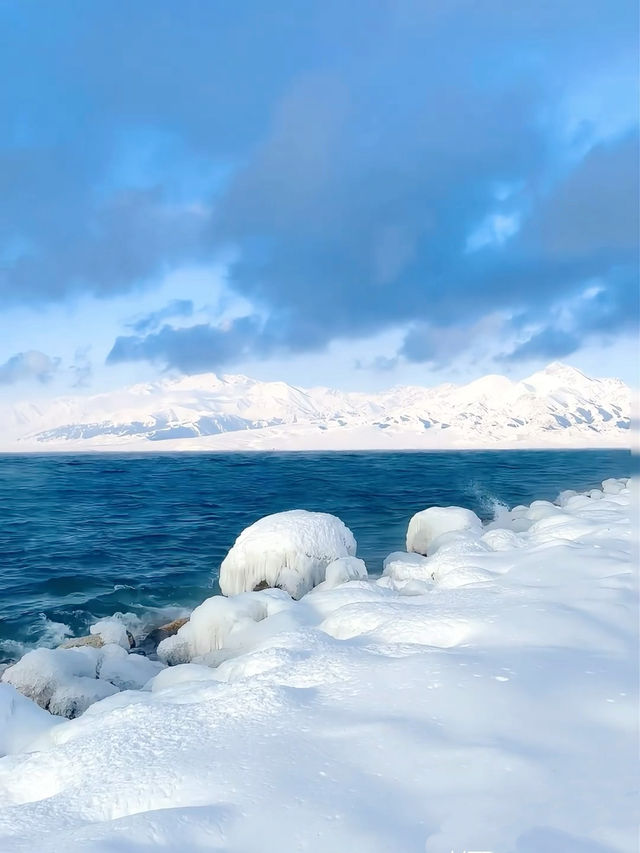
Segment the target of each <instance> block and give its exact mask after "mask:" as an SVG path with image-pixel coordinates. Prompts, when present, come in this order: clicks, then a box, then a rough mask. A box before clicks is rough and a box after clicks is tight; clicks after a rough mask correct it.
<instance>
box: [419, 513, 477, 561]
mask: <svg viewBox="0 0 640 853" xmlns="http://www.w3.org/2000/svg"><path fill="white" fill-rule="evenodd" d="M462 530H467V531H471V532H472V533H477V534H480V533H481V531H482V522H481V521H480V519H479V518H478V516H477V515H476V514H475V512H472V511H471V510H470V509H464V508H463V507H460V506H432V507H429V509H423V510H422V512H417V513H416V514H415V515H414V516H413V518H412V519H411V521H410V522H409V528H408V530H407V551H413V552H415V553H416V554H423V555H424V556H430V555H431V554H433V553H435V551H436V550H437V548H438V544H439V543H438V540H439V539H440V537H441V536H443V535H444V534H448V533H455V532H458V531H462Z"/></svg>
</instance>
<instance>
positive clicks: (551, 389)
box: [0, 363, 631, 451]
mask: <svg viewBox="0 0 640 853" xmlns="http://www.w3.org/2000/svg"><path fill="white" fill-rule="evenodd" d="M630 408H631V406H630V391H629V389H628V387H627V386H626V385H625V384H624V383H623V382H621V381H620V380H619V379H590V378H589V377H587V376H585V375H584V374H583V373H581V372H580V371H579V370H576V369H575V368H573V367H568V366H566V365H563V364H559V363H554V364H551V365H549V366H548V367H547V368H545V369H544V370H542V371H540V372H538V373H534V374H533V376H530V377H528V378H527V379H524V380H522V381H520V382H513V381H511V380H510V379H507V378H506V377H504V376H485V377H483V378H482V379H478V380H476V381H475V382H471V383H470V384H468V385H461V386H456V385H452V384H446V385H439V386H437V387H434V388H422V387H417V386H403V387H397V388H392V389H390V390H389V391H383V392H380V393H376V394H365V393H360V392H357V393H348V392H342V391H336V390H332V389H330V388H310V389H303V388H296V387H294V386H292V385H288V384H287V383H285V382H260V381H257V380H254V379H249V378H248V377H246V376H221V377H218V376H216V375H215V374H212V373H206V374H200V375H196V376H185V377H181V378H178V379H164V380H161V381H159V382H153V383H149V384H142V385H134V386H131V387H130V388H126V389H123V390H120V391H114V392H110V393H105V394H99V395H96V396H86V397H81V396H77V397H64V398H59V399H57V400H54V401H52V402H49V403H47V404H46V405H38V404H36V403H22V404H18V405H15V406H12V407H11V408H10V409H8V411H4V412H2V413H0V416H1V417H2V423H3V425H4V427H3V435H2V436H1V437H0V446H2V448H3V449H13V450H20V449H22V450H41V451H46V450H83V449H86V450H99V449H104V450H109V449H110V450H144V449H148V450H159V449H166V450H176V449H185V450H197V449H203V450H204V449H209V450H250V449H255V450H267V449H279V450H287V449H289V450H304V449H306V450H315V449H318V450H320V449H327V450H333V449H356V450H357V449H374V448H376V449H377V448H379V449H393V448H397V449H400V448H403V449H437V448H447V447H468V448H473V447H512V446H519V447H545V446H567V447H589V446H600V447H604V446H611V447H613V446H627V447H628V446H630V441H631V433H630Z"/></svg>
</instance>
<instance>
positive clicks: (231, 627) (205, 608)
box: [158, 589, 293, 666]
mask: <svg viewBox="0 0 640 853" xmlns="http://www.w3.org/2000/svg"><path fill="white" fill-rule="evenodd" d="M292 604H293V602H292V601H291V598H290V596H289V595H287V594H286V593H285V592H282V591H281V590H271V589H270V590H264V591H261V592H251V593H244V594H238V595H235V596H233V597H231V598H224V597H223V596H221V595H214V596H212V597H211V598H207V600H206V601H203V602H202V604H201V605H200V606H199V607H196V609H195V610H194V611H193V613H192V614H191V618H190V619H189V621H188V622H187V623H186V624H184V625H183V626H182V627H181V628H180V629H179V630H178V632H177V633H176V634H174V635H173V636H171V637H167V638H166V639H165V640H163V641H162V642H161V643H160V645H159V646H158V657H159V658H160V660H161V661H164V662H165V663H167V664H169V665H170V666H175V665H176V664H183V663H189V662H190V661H192V660H194V659H201V658H205V657H206V656H208V655H211V654H212V653H214V652H218V651H220V650H221V649H224V648H225V647H228V646H232V647H233V648H242V647H243V638H244V636H245V635H246V633H247V630H248V629H249V628H251V627H253V625H255V623H256V622H261V621H262V620H263V619H266V618H267V617H268V616H271V615H273V614H275V613H278V612H279V611H280V610H282V609H283V607H284V608H286V607H289V606H291V605H292Z"/></svg>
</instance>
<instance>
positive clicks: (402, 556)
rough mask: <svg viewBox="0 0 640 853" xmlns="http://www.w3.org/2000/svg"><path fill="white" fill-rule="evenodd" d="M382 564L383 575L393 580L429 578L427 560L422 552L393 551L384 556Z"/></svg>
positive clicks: (425, 579)
mask: <svg viewBox="0 0 640 853" xmlns="http://www.w3.org/2000/svg"><path fill="white" fill-rule="evenodd" d="M382 566H383V575H384V576H385V577H389V578H391V579H392V580H393V581H395V582H402V581H412V580H421V581H430V580H431V569H430V568H429V560H428V559H427V558H426V557H423V556H422V554H416V553H411V554H409V553H407V552H406V551H393V552H392V553H391V554H389V556H388V557H385V558H384V562H383V564H382Z"/></svg>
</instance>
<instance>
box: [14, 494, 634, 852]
mask: <svg viewBox="0 0 640 853" xmlns="http://www.w3.org/2000/svg"><path fill="white" fill-rule="evenodd" d="M631 492H632V489H631V488H630V484H629V483H628V482H627V481H621V480H619V481H606V482H605V484H604V488H603V489H600V490H593V491H592V492H590V493H588V494H585V495H575V494H573V493H568V492H567V493H563V495H561V496H560V497H559V499H558V501H557V502H556V503H555V504H551V503H548V502H543V501H537V502H534V503H533V504H532V505H531V506H530V507H528V508H526V507H519V508H515V509H513V510H511V511H506V510H505V511H503V512H501V513H500V514H499V516H498V517H497V518H496V520H495V521H494V522H493V523H492V524H491V525H488V526H486V527H484V528H478V527H477V526H476V525H474V524H467V525H466V527H465V529H462V530H457V531H455V530H454V532H453V533H451V532H449V533H444V534H443V535H441V537H440V539H438V538H437V537H436V539H435V544H434V540H433V539H432V538H429V539H428V541H427V540H425V541H424V545H425V547H424V549H423V550H426V552H427V553H428V554H429V556H427V557H423V556H420V555H418V554H415V553H413V554H405V553H402V552H400V553H396V554H394V555H390V557H389V558H388V559H387V561H386V569H385V574H384V575H383V577H382V578H379V579H366V578H363V579H359V580H353V581H350V582H347V583H344V584H339V585H337V586H334V585H333V583H328V582H326V581H325V582H324V583H323V584H320V585H319V586H317V587H316V588H315V589H313V590H311V592H308V593H307V594H306V595H304V596H303V597H302V598H301V599H300V600H299V601H294V600H293V599H291V598H289V596H288V595H287V594H286V593H285V592H282V591H279V590H265V591H263V592H255V593H243V594H242V595H241V596H236V597H235V599H236V600H237V601H238V602H239V603H238V604H237V605H236V604H235V603H233V604H231V602H234V598H232V599H229V600H225V599H218V602H221V601H227V602H228V603H227V604H220V603H218V604H216V605H215V606H208V607H207V608H205V609H204V610H203V611H202V613H201V615H200V618H199V621H198V625H199V626H200V627H199V630H201V631H203V632H204V634H205V635H206V633H207V625H210V627H211V631H213V629H214V628H215V631H216V632H217V633H215V637H213V635H212V642H211V643H210V646H209V647H206V644H205V646H203V645H202V644H201V643H195V642H193V644H192V645H190V643H189V635H188V632H185V634H184V638H185V643H183V647H182V652H181V653H182V655H183V658H182V659H186V660H191V661H193V662H191V663H186V664H182V665H180V666H175V667H169V668H165V669H162V670H161V671H160V672H159V674H158V675H155V677H153V678H151V680H150V681H149V683H148V685H147V687H146V689H144V690H135V691H131V690H125V691H124V692H117V693H115V692H114V695H111V696H109V697H108V698H106V699H103V700H102V701H99V702H96V703H95V704H93V705H91V707H90V708H89V709H88V710H87V711H86V712H85V713H84V714H83V715H82V716H80V717H79V718H78V719H75V720H71V721H62V722H61V721H60V718H57V719H55V718H52V717H49V716H48V715H47V714H46V712H44V711H42V710H41V709H40V708H38V707H37V706H36V705H35V704H33V703H31V702H30V700H27V699H25V698H24V697H22V696H20V695H19V694H17V693H15V692H14V693H11V691H13V688H12V687H10V686H9V685H8V684H5V685H0V686H2V687H3V688H4V690H3V691H2V692H0V727H2V726H4V731H5V734H7V733H8V734H10V732H11V730H12V728H11V727H17V723H16V721H19V722H20V726H19V729H20V730H19V731H18V732H17V734H16V738H18V747H17V749H18V750H19V751H16V752H15V754H12V755H8V756H6V757H4V758H2V759H0V850H2V851H7V853H10V851H19V850H33V849H37V850H41V851H59V850H64V851H65V853H74V851H88V850H89V851H104V853H107V851H110V853H113V851H123V853H124V851H127V853H129V851H143V850H148V849H150V848H152V847H154V846H158V847H160V848H163V849H169V850H225V851H234V853H236V852H237V853H241V851H242V853H249V851H251V853H253V852H254V851H255V853H257V851H264V850H274V851H278V853H288V851H303V850H307V851H313V853H324V851H327V853H338V852H339V853H341V851H350V853H360V851H362V853H382V852H383V851H385V853H387V851H388V852H389V853H396V851H401V853H412V851H416V853H417V851H427V853H440V851H447V853H448V851H450V850H455V851H459V850H486V851H488V850H492V851H495V853H498V852H500V853H502V851H504V853H507V851H514V853H534V851H535V853H539V852H540V851H556V853H560V851H562V853H568V851H584V853H606V851H621V853H622V851H628V850H632V849H634V845H635V842H636V830H637V792H638V781H639V773H638V766H637V747H638V732H637V688H638V663H637V642H638V637H637V615H638V614H637V601H638V598H637V595H638V586H637V568H638V567H637V559H636V558H637V503H636V502H634V501H633V500H632V494H631ZM407 521H409V519H407ZM424 535H425V526H424V524H423V526H422V528H421V529H420V536H421V537H422V538H423V539H424ZM416 538H417V539H420V537H417V534H416V526H415V523H414V528H413V531H412V533H411V538H410V543H412V542H413V541H414V540H416ZM339 559H342V560H344V559H353V558H351V557H349V558H345V557H340V558H339ZM332 577H333V578H334V580H336V579H337V580H339V579H340V577H339V574H337V573H336V574H333V575H332ZM247 602H249V603H250V604H248V603H247ZM203 607H204V605H203ZM225 608H226V610H225ZM222 611H225V612H224V613H223V612H222ZM232 611H233V612H232ZM257 613H258V614H259V618H257V617H256V615H255V614H257ZM207 620H209V622H208V621H207ZM225 620H226V621H225ZM221 626H225V627H224V630H222V629H221ZM192 634H193V632H192ZM191 639H193V636H192V637H191ZM123 642H124V641H123ZM105 648H109V644H108V645H107V646H105ZM67 654H71V655H73V654H75V655H78V654H79V653H78V651H76V652H72V651H70V652H68V653H67ZM82 654H83V655H84V657H83V661H84V662H85V664H86V660H88V659H90V658H91V659H92V660H95V661H98V658H99V653H98V652H96V650H91V651H90V652H88V653H82ZM110 654H111V656H112V658H113V659H114V661H115V662H116V663H115V664H114V666H116V669H118V667H119V666H120V664H119V663H118V661H119V660H120V658H123V656H124V658H126V655H127V652H126V651H125V650H123V649H121V651H120V652H118V653H117V654H116V653H115V652H112V653H110ZM92 655H93V657H91V656H92ZM129 657H130V658H132V657H133V656H131V655H130V656H129ZM124 658H123V659H124ZM65 660H66V659H65ZM100 660H101V662H100V664H99V666H100V667H102V666H104V665H105V664H104V660H103V659H100ZM147 663H151V662H147ZM207 664H208V665H207ZM213 664H218V665H217V666H215V667H213V666H212V665H213ZM96 665H97V664H96ZM83 671H84V670H83ZM74 677H76V676H74ZM78 677H80V676H78ZM81 677H84V678H86V677H87V676H86V675H83V676H81ZM95 680H100V679H95ZM103 680H104V679H103ZM109 683H111V682H109ZM3 702H4V704H2V703H3ZM12 703H13V704H12ZM25 703H26V704H25ZM26 709H28V710H26ZM43 715H44V716H43ZM31 720H33V723H32V734H33V738H35V740H34V739H32V740H31V742H29V737H28V736H27V734H25V729H29V726H30V721H31ZM49 721H50V722H51V725H49V724H48V723H49ZM6 740H7V742H8V741H9V740H10V738H9V737H7V738H6ZM2 743H3V738H2V732H0V749H2ZM9 746H11V745H9ZM15 749H16V747H15V744H14V745H13V748H11V749H10V750H9V748H8V747H5V751H12V752H13V751H15ZM24 749H30V750H35V751H32V752H28V753H27V752H23V751H22V750H24Z"/></svg>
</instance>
